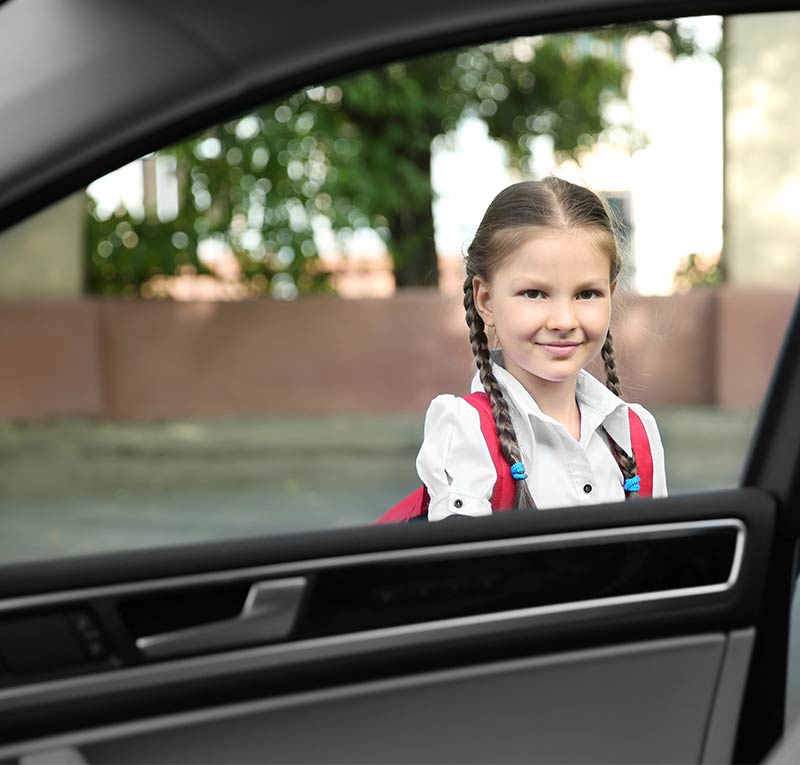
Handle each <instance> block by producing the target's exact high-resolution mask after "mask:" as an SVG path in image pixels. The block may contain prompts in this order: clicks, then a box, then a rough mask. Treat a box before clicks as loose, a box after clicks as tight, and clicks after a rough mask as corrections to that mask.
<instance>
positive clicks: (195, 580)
mask: <svg viewBox="0 0 800 765" xmlns="http://www.w3.org/2000/svg"><path fill="white" fill-rule="evenodd" d="M714 529H735V530H736V532H737V538H736V547H735V551H734V556H733V563H732V565H731V571H730V575H729V577H728V580H727V581H726V582H725V583H723V584H720V585H709V586H710V587H711V588H712V589H710V590H708V589H706V588H694V589H693V590H692V592H695V590H701V591H700V592H696V593H695V594H705V593H706V592H708V593H710V592H722V591H724V590H728V589H730V588H731V587H733V586H734V585H735V584H736V581H737V579H738V577H739V573H740V569H741V565H742V559H743V556H744V547H745V541H746V534H747V532H746V527H745V525H744V523H743V522H742V521H741V520H739V519H738V518H720V519H708V520H702V521H682V522H678V523H654V524H649V525H646V526H625V527H615V528H607V529H592V530H589V531H569V532H562V533H556V534H542V535H539V536H530V537H520V538H516V539H495V540H488V541H483V542H465V543H459V544H451V545H447V544H444V545H438V546H435V547H428V548H421V549H402V550H387V551H381V552H376V553H360V554H355V555H343V556H332V557H327V558H318V559H316V560H309V561H298V562H293V563H278V564H274V565H267V566H257V567H249V568H243V569H228V570H225V571H219V572H214V573H210V574H194V575H189V576H177V577H165V578H162V579H157V580H153V581H141V582H135V583H126V584H119V585H106V586H101V587H88V588H80V589H75V590H70V591H68V592H51V593H46V594H42V595H30V596H22V597H16V598H14V597H12V598H4V599H2V600H0V614H3V613H7V612H12V611H19V610H22V609H29V608H40V607H43V606H52V605H62V604H66V603H71V602H73V601H85V600H94V599H99V598H116V597H121V596H125V595H132V594H141V593H147V592H158V591H159V590H176V589H182V588H186V587H196V586H198V585H207V584H219V583H230V582H234V581H242V580H247V579H262V578H264V577H279V576H287V575H293V574H296V575H302V574H309V573H313V572H314V571H320V570H323V569H330V568H339V567H344V566H357V565H366V564H370V563H375V562H382V563H387V562H400V561H407V560H414V561H431V560H446V559H448V558H457V557H463V556H469V555H476V554H493V553H498V552H509V553H510V552H519V551H525V550H544V549H558V548H560V547H571V548H574V547H577V546H581V545H592V544H597V543H598V542H601V541H602V542H609V543H614V542H620V543H621V542H625V541H629V540H630V541H639V540H649V539H664V538H668V537H671V536H684V535H687V534H702V533H705V532H707V531H709V530H714ZM673 594H674V591H666V593H648V594H647V596H646V598H644V599H648V600H649V599H652V598H653V597H669V596H671V595H673ZM636 597H639V598H641V597H643V596H640V595H637V596H636Z"/></svg>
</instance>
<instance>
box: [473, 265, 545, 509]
mask: <svg viewBox="0 0 800 765" xmlns="http://www.w3.org/2000/svg"><path fill="white" fill-rule="evenodd" d="M472 277H473V274H471V273H468V274H467V278H466V280H465V282H464V308H465V310H466V320H467V326H468V327H469V339H470V343H471V344H472V353H473V354H474V355H475V364H476V365H477V367H478V373H479V375H480V378H481V382H482V383H483V388H484V390H485V391H486V394H487V395H488V396H489V401H491V404H492V415H493V416H494V422H495V426H496V427H497V437H498V440H499V442H500V453H501V454H502V455H503V458H504V459H505V460H506V462H508V465H509V467H510V466H511V465H513V464H514V463H515V462H522V452H521V451H520V448H519V444H518V443H517V434H516V432H515V431H514V426H513V425H512V423H511V415H510V414H509V411H508V403H507V402H506V400H505V397H504V396H503V391H502V390H501V389H500V385H499V384H498V382H497V378H496V377H495V376H494V372H492V362H491V358H490V356H489V340H488V339H487V337H486V331H485V325H484V323H483V319H482V318H481V316H480V314H479V313H478V311H477V309H476V308H475V299H474V295H473V293H472ZM514 484H515V491H514V508H513V509H514V510H519V509H521V508H531V507H535V505H534V503H533V497H531V494H530V492H529V491H528V485H527V483H526V482H525V479H524V478H522V479H515V481H514Z"/></svg>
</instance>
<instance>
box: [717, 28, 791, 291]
mask: <svg viewBox="0 0 800 765" xmlns="http://www.w3.org/2000/svg"><path fill="white" fill-rule="evenodd" d="M724 37H725V58H724V60H725V78H724V94H725V95H724V98H725V260H726V262H727V268H728V277H729V279H730V281H731V282H733V283H738V284H743V285H783V286H788V285H796V284H798V283H800V257H799V255H800V245H799V244H798V242H800V152H799V151H798V146H797V140H798V139H797V137H798V135H800V47H798V45H797V40H798V39H800V13H797V12H789V13H770V14H755V15H747V16H734V17H732V18H730V19H726V21H725V36H724Z"/></svg>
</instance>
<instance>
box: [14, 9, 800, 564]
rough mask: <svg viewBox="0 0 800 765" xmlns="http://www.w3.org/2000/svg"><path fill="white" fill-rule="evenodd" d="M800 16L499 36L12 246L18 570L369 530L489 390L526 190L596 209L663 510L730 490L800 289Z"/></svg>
mask: <svg viewBox="0 0 800 765" xmlns="http://www.w3.org/2000/svg"><path fill="white" fill-rule="evenodd" d="M798 35H800V14H770V15H751V16H745V17H732V18H727V19H724V20H723V19H721V18H719V17H703V18H696V19H682V20H672V21H659V22H652V23H648V24H640V25H637V26H635V27H619V28H613V29H612V28H603V29H602V30H595V31H582V32H578V33H573V34H564V35H550V36H544V37H534V38H518V39H513V40H503V41H498V42H496V43H492V44H487V45H483V46H479V47H475V48H469V49H460V50H456V51H451V52H446V53H440V54H437V55H434V56H428V57H425V58H420V59H414V60H410V61H404V62H396V63H393V64H391V65H389V66H386V67H381V68H379V69H375V70H371V71H367V72H363V73H360V74H357V75H355V76H352V77H349V78H345V79H342V80H340V81H336V82H332V83H320V84H317V85H315V86H313V87H309V88H306V89H304V90H302V91H299V92H297V93H294V94H290V95H288V96H287V97H286V98H284V99H281V100H279V101H276V102H272V103H269V104H265V105H264V106H263V107H261V108H259V109H258V110H256V111H254V112H252V113H248V114H243V115H239V116H238V117H236V118H235V119H232V120H230V121H228V122H225V123H221V124H218V125H213V126H210V127H209V128H208V129H207V130H205V131H203V132H202V133H200V134H198V135H194V136H191V137H190V138H188V139H187V140H186V141H184V142H182V143H180V144H176V145H173V146H168V147H164V148H163V149H162V150H160V151H158V152H155V153H153V154H150V155H148V156H146V157H142V158H141V159H139V160H137V161H136V162H133V163H131V164H129V165H127V166H125V167H122V168H120V169H119V170H118V171H116V172H114V173H111V174H110V175H108V176H105V177H103V178H98V179H97V180H96V181H95V182H94V183H92V184H90V185H89V186H88V188H86V189H84V190H81V191H80V192H77V193H75V194H73V195H71V196H70V197H68V198H66V199H64V200H62V201H61V202H59V203H58V204H56V205H54V206H52V207H51V208H49V209H47V210H45V211H44V212H42V213H40V214H39V215H37V216H35V217H34V218H31V219H30V220H27V221H25V222H23V223H21V224H19V225H17V226H15V227H14V228H12V229H10V230H8V231H7V232H5V233H3V234H2V235H0V357H1V358H2V359H3V374H2V376H0V455H1V457H2V466H3V467H2V474H0V518H1V519H2V520H0V524H2V526H1V527H2V533H1V534H0V559H1V560H3V561H4V562H7V561H11V560H22V559H31V558H51V557H57V556H61V555H74V554H81V553H87V552H99V551H107V550H113V549H121V548H127V547H138V546H145V545H156V544H174V543H184V542H191V541H201V540H208V539H220V538H225V537H245V536H252V535H254V534H276V533H286V532H291V531H299V530H305V529H323V528H334V527H343V526H352V525H357V524H360V523H369V522H371V521H372V520H374V519H375V518H377V517H378V516H380V515H381V514H382V512H383V511H384V510H385V509H387V508H388V507H390V506H391V505H393V504H394V503H395V502H396V501H397V500H399V499H400V498H401V497H402V496H404V495H405V494H406V493H408V492H409V491H411V490H412V489H414V488H415V487H416V486H417V485H418V479H417V477H416V472H415V468H414V459H415V456H416V452H417V450H418V448H419V444H420V441H421V437H422V424H423V417H424V412H425V408H426V407H427V404H428V402H429V401H430V399H431V398H432V397H433V396H435V395H437V394H439V393H444V392H452V393H456V394H459V393H464V392H466V391H467V390H468V388H469V382H470V379H471V377H472V374H473V369H474V362H473V360H472V357H471V352H470V349H469V343H468V339H467V332H466V327H465V324H464V319H463V307H462V305H461V295H462V293H461V290H462V286H461V285H462V281H463V267H462V263H461V255H462V252H463V251H464V250H465V247H466V245H467V244H468V243H469V240H470V237H471V236H472V234H473V233H474V231H475V228H476V227H477V225H478V223H479V221H480V218H481V216H482V214H483V212H484V210H485V208H486V206H487V205H488V203H489V202H490V201H491V199H492V198H493V197H494V195H495V194H496V193H497V192H498V191H500V190H501V189H502V188H503V187H504V186H506V185H507V184H508V183H510V182H513V181H516V180H520V179H524V178H539V177H542V176H544V175H547V174H551V173H552V174H556V175H560V176H563V177H566V178H568V179H570V180H574V181H576V182H578V183H582V184H584V185H587V186H589V187H591V188H593V189H594V190H595V191H597V192H599V193H601V194H602V195H604V197H605V198H606V199H607V200H608V202H609V204H610V206H611V208H612V209H613V211H614V213H615V217H616V219H617V224H618V228H619V233H620V239H621V241H622V242H623V248H624V250H625V254H626V271H625V275H624V279H623V281H624V284H623V287H622V289H620V290H619V291H618V295H617V303H616V305H615V308H614V318H613V328H614V335H615V340H616V344H617V347H618V355H619V358H620V362H621V371H622V381H623V388H624V390H625V394H626V398H627V399H628V400H630V401H638V402H641V403H642V404H644V405H645V406H647V407H648V408H650V409H651V410H652V411H653V412H654V413H655V414H656V417H657V419H658V422H659V426H660V428H661V431H662V436H663V440H664V444H665V449H666V458H667V471H668V481H669V487H670V491H671V493H672V494H680V493H686V492H694V491H704V490H710V489H715V488H720V487H730V486H735V485H737V483H738V481H739V472H740V470H741V466H742V463H743V461H744V459H745V456H746V453H747V448H748V443H749V439H750V436H751V434H752V431H753V428H754V426H755V424H756V422H757V418H758V410H759V407H760V404H761V402H762V400H763V397H764V393H765V390H766V388H767V385H768V382H769V379H770V375H771V372H772V369H773V366H774V363H775V359H776V358H777V354H778V352H779V348H780V344H781V339H782V336H783V332H784V330H785V327H786V324H787V322H788V320H789V316H790V313H791V311H792V308H793V305H794V302H795V299H796V295H797V284H798V283H799V282H800V259H798V257H797V252H796V249H797V245H796V242H797V241H800V214H799V213H800V159H798V157H797V153H796V152H795V151H794V144H795V141H796V135H797V133H798V129H800V101H799V100H798V98H797V97H796V95H797V93H798V86H800V49H798V48H797V46H796V44H795V41H796V40H797V39H798Z"/></svg>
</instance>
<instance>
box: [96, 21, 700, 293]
mask: <svg viewBox="0 0 800 765" xmlns="http://www.w3.org/2000/svg"><path fill="white" fill-rule="evenodd" d="M636 34H648V35H657V36H658V37H659V38H660V39H661V40H662V41H663V43H664V45H665V47H666V48H668V49H669V50H670V51H671V52H673V53H676V54H683V53H691V52H692V51H693V44H692V42H691V40H688V39H686V38H685V37H684V36H682V35H681V32H680V29H679V27H678V26H677V25H676V24H675V23H673V22H666V23H660V24H656V23H650V24H642V25H638V26H636V27H629V28H625V29H613V30H611V29H609V30H599V31H595V32H592V33H588V32H584V33H574V34H562V35H549V36H545V37H536V38H523V39H514V40H510V41H506V42H501V43H495V44H491V45H483V46H479V47H475V48H469V49H463V50H458V51H449V52H445V53H439V54H436V55H433V56H426V57H424V58H417V59H413V60H409V61H405V62H399V63H394V64H390V65H388V66H385V67H382V68H379V69H374V70H370V71H367V72H364V73H362V74H359V75H356V76H353V77H349V78H346V79H343V80H340V81H337V82H333V83H328V84H325V85H319V86H316V87H311V88H308V89H305V90H301V91H299V92H297V93H294V94H292V95H290V96H289V97H288V98H285V99H282V100H280V101H279V102H275V103H270V104H267V105H265V106H263V107H262V108H260V109H258V110H256V111H254V112H252V113H250V114H246V115H243V116H241V117H239V118H237V119H234V120H231V121H230V122H226V123H223V124H220V125H216V126H214V127H212V128H210V129H208V130H205V131H203V132H201V133H200V134H198V135H195V136H193V137H191V138H189V139H188V140H186V141H184V142H182V143H180V144H177V145H174V146H172V147H169V148H167V149H164V150H163V151H161V152H159V154H158V158H157V159H156V161H158V162H162V163H172V164H173V165H174V172H175V174H176V175H177V183H178V189H179V205H178V215H177V217H176V218H175V219H174V220H169V221H161V220H159V219H158V217H157V216H155V215H153V214H149V215H144V216H142V215H135V214H133V213H132V212H130V211H128V210H125V209H120V210H117V211H116V212H115V213H114V214H113V215H112V216H111V217H109V218H105V219H104V218H103V217H102V216H100V215H99V214H98V212H97V210H96V206H95V205H94V203H93V201H92V200H91V199H90V200H89V212H90V215H89V237H88V241H89V284H90V289H91V291H93V292H97V293H123V294H132V295H135V294H138V293H139V291H140V290H141V288H142V286H143V285H144V284H145V283H146V282H147V281H148V280H149V279H151V278H153V277H154V276H158V275H162V274H164V275H170V274H174V273H176V272H178V271H179V270H180V269H181V268H186V267H191V268H193V269H195V270H197V271H200V272H202V271H206V270H207V268H206V267H205V266H204V264H203V263H202V262H201V261H200V260H199V259H198V257H197V247H198V244H199V242H200V241H202V240H204V239H219V240H221V241H223V242H225V243H226V244H227V246H228V247H229V248H230V249H231V251H232V252H233V253H234V254H235V256H236V257H237V259H238V261H239V263H240V265H241V268H242V272H243V274H244V277H245V278H246V279H247V280H248V281H249V283H250V284H251V285H252V287H253V291H254V292H256V293H259V292H261V293H267V294H273V295H275V296H278V297H291V296H293V295H295V294H297V293H298V292H300V293H302V292H313V291H319V290H324V289H326V288H327V279H326V274H325V272H324V271H323V270H322V269H321V268H320V265H319V261H318V258H317V246H316V243H315V236H314V229H315V225H316V224H317V223H319V221H320V220H321V219H322V218H326V219H327V220H328V221H329V223H330V226H331V227H332V228H333V230H334V231H335V232H336V233H337V235H338V236H340V237H346V236H347V234H348V233H349V232H352V231H353V230H355V229H358V228H361V227H370V228H373V229H374V230H376V231H378V232H379V234H380V236H381V237H382V238H383V240H384V241H385V243H386V245H387V248H388V250H389V251H390V252H391V253H392V255H393V257H394V262H395V276H396V278H397V282H398V284H400V285H419V284H428V285H433V284H435V283H436V252H435V248H434V236H433V216H432V202H433V191H432V188H431V177H430V169H431V144H432V141H433V140H434V138H435V137H437V136H442V135H445V136H446V135H448V134H450V133H452V131H453V130H455V128H456V126H457V125H458V123H459V121H460V120H461V119H463V117H464V116H465V115H474V116H476V117H479V118H480V119H482V120H484V122H485V123H486V125H487V127H488V130H489V134H490V136H492V137H493V138H495V139H497V140H498V141H500V142H502V144H503V145H504V147H505V149H506V151H507V155H508V159H509V162H510V163H511V164H512V165H513V166H516V167H517V168H520V169H521V170H523V172H524V171H525V168H526V167H527V166H528V163H529V161H530V157H531V145H532V143H531V142H532V139H534V138H536V137H537V136H549V137H550V140H551V141H552V144H553V147H554V150H555V151H556V152H557V154H558V155H560V156H562V157H567V156H575V155H576V154H577V153H579V152H580V151H581V150H583V149H585V148H588V147H590V146H591V145H592V144H593V143H594V142H595V141H596V140H597V139H598V137H599V136H600V135H601V134H602V133H603V131H604V130H605V129H606V128H608V127H609V121H608V116H607V112H608V106H609V105H610V104H611V103H613V102H614V101H615V100H616V99H620V98H622V97H623V95H624V89H625V82H626V77H627V75H628V71H627V68H626V65H625V62H624V59H623V56H622V45H623V41H624V40H625V39H626V38H627V37H630V36H631V35H636ZM622 127H623V129H624V135H625V136H626V137H627V139H628V141H629V142H630V143H631V145H633V144H635V143H636V141H637V140H639V138H638V137H637V136H636V135H635V134H634V132H633V131H632V129H631V128H630V126H622ZM476 225H477V221H476Z"/></svg>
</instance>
